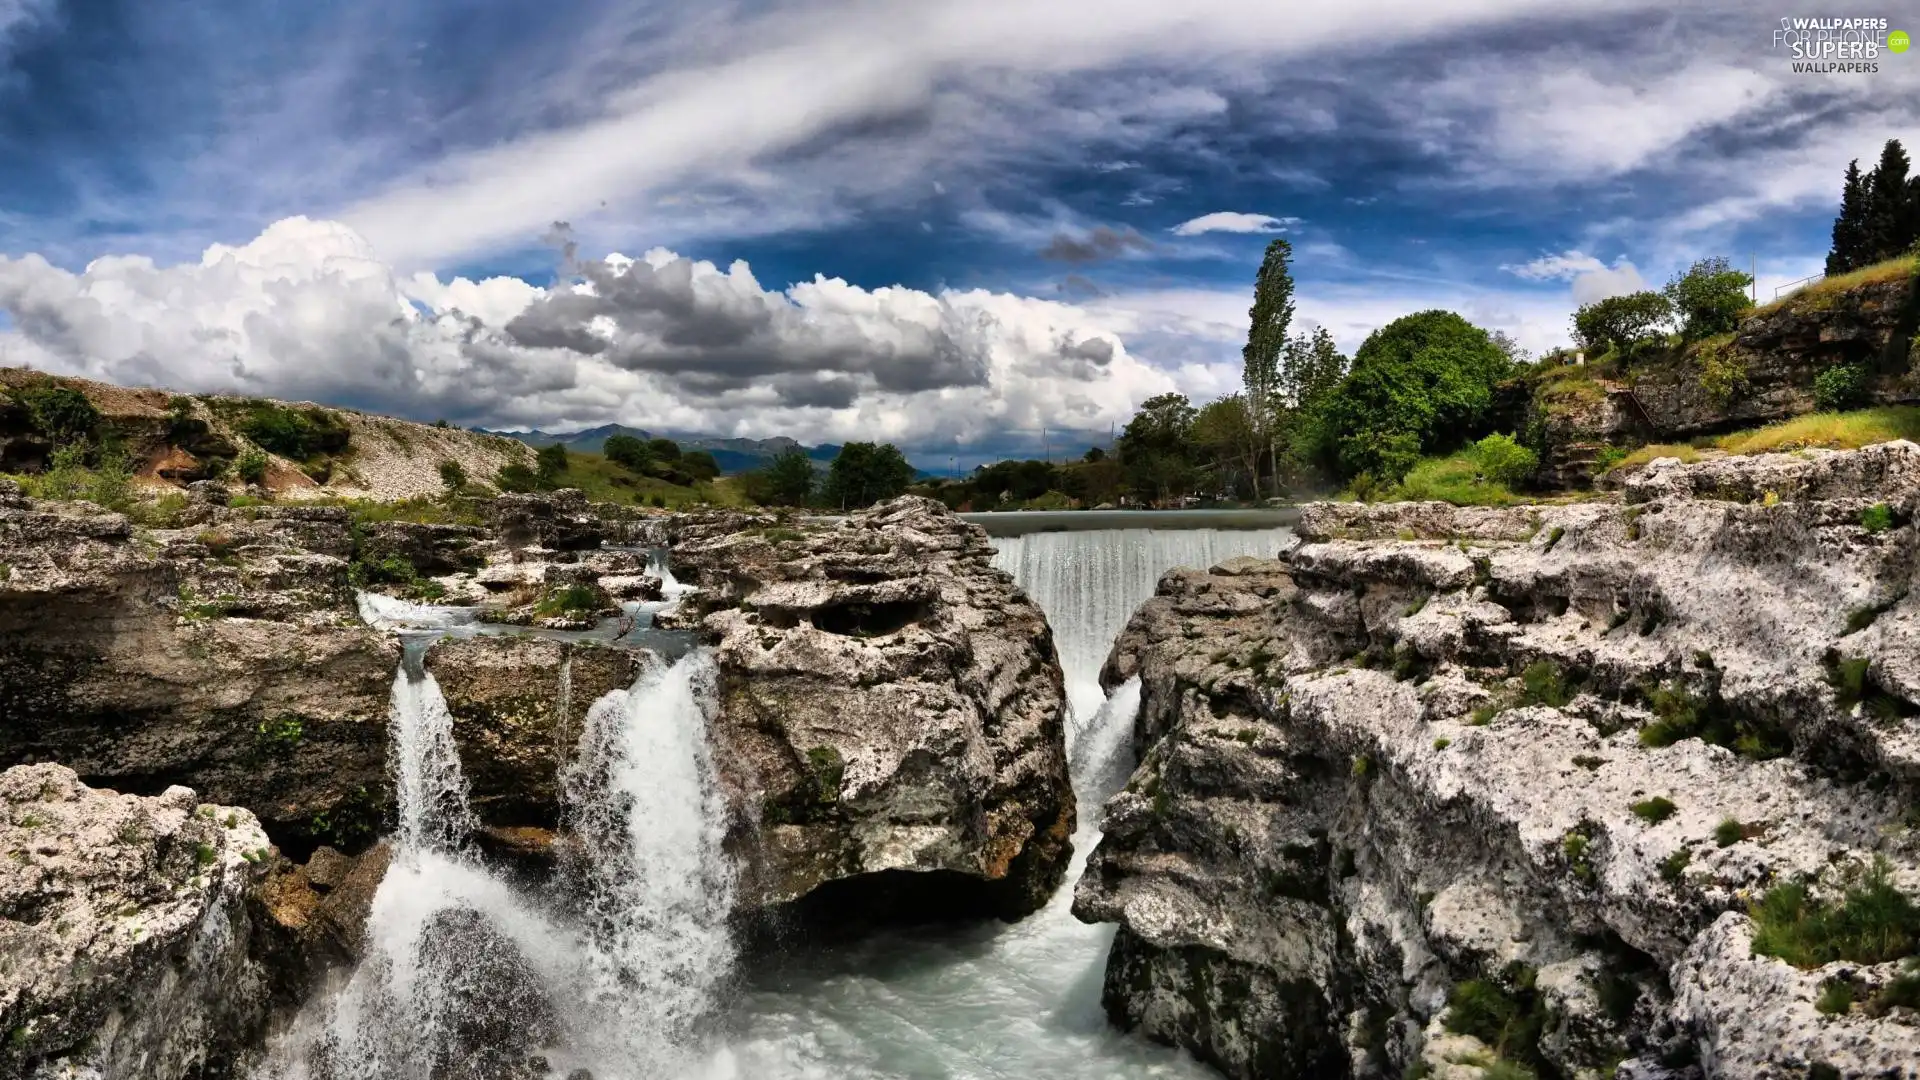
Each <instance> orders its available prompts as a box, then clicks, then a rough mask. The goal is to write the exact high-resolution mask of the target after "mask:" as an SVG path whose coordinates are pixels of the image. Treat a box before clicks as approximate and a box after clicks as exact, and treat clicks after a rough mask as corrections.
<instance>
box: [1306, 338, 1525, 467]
mask: <svg viewBox="0 0 1920 1080" xmlns="http://www.w3.org/2000/svg"><path fill="white" fill-rule="evenodd" d="M1512 372H1513V362H1512V361H1511V360H1509V359H1508V358H1507V356H1506V354H1505V353H1502V352H1501V351H1500V349H1499V347H1498V346H1496V345H1494V343H1493V341H1492V339H1491V338H1489V337H1488V336H1487V332H1486V331H1485V330H1482V329H1480V328H1479V327H1477V326H1474V325H1473V324H1472V323H1469V322H1468V321H1467V320H1465V319H1463V318H1461V317H1460V316H1458V315H1456V314H1454V313H1453V312H1450V311H1422V312H1418V313H1416V314H1413V315H1406V316H1402V317H1401V318H1398V319H1395V320H1394V321H1393V322H1391V323H1388V324H1387V325H1386V326H1383V327H1381V328H1380V329H1378V330H1376V331H1374V332H1373V333H1372V334H1371V335H1370V336H1368V338H1367V340H1366V342H1365V343H1363V344H1362V345H1361V346H1360V350H1359V351H1358V352H1356V353H1355V354H1354V356H1353V370H1352V372H1351V373H1349V374H1348V375H1347V377H1346V379H1345V380H1344V381H1343V382H1341V384H1340V387H1339V389H1338V390H1336V391H1334V392H1333V393H1331V394H1330V395H1328V400H1327V402H1326V406H1325V418H1324V422H1325V423H1326V424H1327V425H1328V428H1329V430H1330V431H1332V432H1334V433H1335V434H1334V436H1333V438H1334V444H1335V449H1334V465H1335V467H1336V468H1337V470H1338V473H1339V475H1340V476H1342V477H1343V478H1351V477H1354V476H1357V475H1359V474H1361V473H1367V474H1370V475H1371V476H1372V477H1373V478H1374V479H1375V480H1376V481H1380V482H1383V483H1385V482H1394V481H1398V480H1399V479H1400V478H1401V477H1403V476H1405V475H1406V472H1407V470H1408V469H1410V468H1412V467H1413V464H1414V462H1416V461H1418V460H1419V458H1420V456H1421V455H1422V454H1430V453H1433V452H1435V451H1437V450H1441V449H1446V448H1450V447H1453V446H1457V445H1460V444H1461V443H1462V442H1465V441H1467V440H1469V439H1471V438H1472V437H1473V436H1474V435H1475V434H1477V433H1478V431H1479V430H1481V429H1482V428H1483V426H1484V424H1485V422H1486V418H1487V413H1488V410H1489V409H1490V407H1491V406H1492V404H1493V387H1494V384H1496V383H1498V382H1500V381H1501V380H1502V379H1505V378H1507V377H1508V376H1509V375H1511V374H1512Z"/></svg>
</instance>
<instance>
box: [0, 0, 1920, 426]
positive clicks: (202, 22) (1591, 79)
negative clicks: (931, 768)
mask: <svg viewBox="0 0 1920 1080" xmlns="http://www.w3.org/2000/svg"><path fill="white" fill-rule="evenodd" d="M1299 7H1301V5H1279V4H1272V3H1256V2H1251V0H1238V2H1220V0H1186V2H1184V3H1181V4H1166V3H1164V2H1143V0H1106V2H1091V0H1056V2H1054V3H1051V4H1048V5H1044V6H1038V5H1034V4H1031V3H1024V2H1012V0H975V2H971V3H952V2H935V0H918V2H916V0H892V2H887V3H879V2H875V3H860V2H850V0H820V2H810V3H798V4H764V3H761V4H753V3H744V4H743V3H724V2H723V3H718V4H706V5H699V6H697V7H695V6H691V5H666V4H657V5H639V4H612V3H596V2H588V0H558V2H553V3H547V4H540V5H529V4H525V3H507V2H498V3H490V2H468V3H438V4H429V3H423V2H420V0H389V2H383V3H377V4H376V3H363V2H358V0H346V2H341V3H334V4H326V5H313V4H291V3H252V4H243V3H237V2H227V3H210V2H203V0H172V2H169V3H167V4H151V3H130V2H120V0H0V192H4V193H5V196H4V198H0V256H4V259H0V310H4V312H5V313H6V314H5V315H4V317H0V318H3V319H4V321H0V362H6V363H26V364H31V365H33V366H38V367H44V368H48V369H50V370H60V371H66V372H72V373H78V374H87V375H92V376H95V377H100V378H107V379H112V380H116V381H123V382H143V383H153V384H162V385H171V386H178V387H183V388H188V389H198V390H216V389H235V390H241V391H244V392H250V393H271V394H277V395H282V396H295V397H311V398H313V399H315V400H324V401H330V402H333V403H337V404H342V405H352V406H359V407H367V408H376V409H382V410H386V411H392V412H397V413H400V414H403V415H408V416H414V417H417V418H437V417H441V416H446V417H450V418H453V419H456V420H459V421H460V422H463V423H479V424H489V425H501V426H539V427H543V428H546V429H549V430H553V429H557V428H566V427H575V426H589V425H592V424H598V423H604V422H608V421H618V422H625V423H630V424H636V425H639V426H645V427H650V428H655V429H661V428H666V429H676V430H711V431H718V432H722V433H725V434H740V435H753V436H767V435H775V434H791V435H794V436H796V437H799V438H802V439H806V440H809V441H828V440H831V441H843V440H845V439H849V438H858V437H885V438H892V439H895V440H896V441H900V442H902V443H903V444H906V445H909V446H911V447H913V448H915V449H916V451H917V452H918V454H919V456H920V457H921V458H922V459H923V460H926V461H933V460H941V461H944V458H945V456H946V453H949V452H954V451H953V450H952V448H954V447H959V448H960V450H959V451H958V452H960V453H962V454H963V455H964V456H968V457H976V456H987V457H991V456H994V455H995V454H998V453H1003V452H1010V451H1013V450H1017V449H1018V448H1019V446H1020V445H1021V444H1022V443H1023V441H1024V440H1037V439H1038V433H1039V428H1040V427H1041V426H1042V425H1043V424H1044V425H1046V426H1048V427H1051V428H1059V429H1071V430H1081V431H1099V430H1103V429H1105V428H1107V427H1108V425H1109V424H1112V423H1115V422H1120V423H1124V420H1125V417H1126V415H1127V414H1128V412H1129V411H1130V410H1131V407H1132V406H1133V405H1134V404H1136V403H1137V402H1138V401H1140V400H1142V399H1144V398H1145V397H1147V396H1150V395H1151V394H1153V393H1158V392H1163V391H1166V390H1180V391H1183V392H1186V393H1188V394H1189V395H1190V396H1192V397H1194V398H1195V399H1196V400H1198V399H1205V398H1209V397H1212V396H1215V395H1217V394H1219V393H1223V392H1227V391H1230V390H1232V389H1233V388H1234V386H1235V384H1236V383H1237V379H1238V370H1237V363H1238V345H1239V341H1240V339H1241V337H1242V336H1243V335H1244V320H1245V308H1246V305H1247V300H1248V297H1247V286H1248V283H1249V282H1250V280H1251V278H1252V274H1253V270H1254V268H1255V267H1256V266H1257V264H1258V261H1259V257H1260V253H1261V250H1262V248H1263V247H1264V245H1265V243H1266V242H1267V240H1269V239H1270V238H1271V237H1272V236H1274V235H1285V236H1287V237H1288V238H1289V239H1290V240H1291V241H1292V242H1293V244H1294V248H1295V253H1296V263H1295V272H1296V277H1297V278H1298V280H1299V282H1300V292H1299V310H1298V315H1297V319H1298V321H1299V323H1300V324H1301V325H1302V326H1303V327H1304V326H1310V325H1325V326H1327V327H1328V328H1329V329H1330V330H1331V331H1333V333H1334V334H1335V336H1336V338H1338V339H1339V340H1340V342H1341V343H1342V345H1343V346H1345V347H1346V348H1348V349H1349V350H1351V349H1352V348H1353V347H1355V346H1357V345H1358V344H1359V342H1360V341H1361V340H1362V339H1363V338H1364V337H1365V335H1366V334H1367V333H1368V332H1370V331H1371V330H1372V329H1373V328H1375V327H1378V326H1379V325H1381V324H1382V323H1384V322H1386V321H1388V320H1390V319H1391V318H1393V317H1395V316H1397V315H1400V314H1404V313H1407V312H1410V311H1414V310H1420V309H1422V308H1427V307H1447V308H1452V309H1454V310H1458V311H1460V312H1461V313H1462V314H1464V315H1466V316H1467V317H1469V318H1470V319H1473V320H1474V321H1476V322H1478V323H1480V324H1481V325H1484V326H1487V327H1488V328H1490V329H1500V330H1503V331H1505V332H1507V333H1509V334H1510V335H1512V336H1514V337H1516V338H1517V339H1519V340H1520V341H1521V342H1522V343H1523V344H1526V345H1528V346H1530V347H1532V348H1534V349H1536V350H1538V349H1542V348H1546V347H1550V346H1552V345H1554V344H1558V343H1560V342H1561V341H1563V340H1564V339H1565V336H1566V329H1565V328H1566V324H1567V317H1568V315H1569V314H1570V312H1571V309H1572V308H1573V307H1574V306H1575V303H1576V301H1577V300H1580V299H1589V298H1594V297H1597V296H1599V295H1604V294H1606V293H1607V292H1610V291H1623V290H1626V289H1630V288H1632V287H1636V286H1637V285H1638V284H1640V283H1642V282H1646V283H1651V284H1654V285H1656V286H1657V285H1658V283H1659V282H1660V281H1663V280H1664V279H1665V277H1666V276H1667V275H1668V274H1670V273H1672V272H1673V271H1674V270H1675V269H1677V268H1679V267H1682V266H1684V265H1685V264H1686V263H1687V262H1689V261H1691V260H1692V259H1694V258H1697V257H1700V256H1703V255H1712V254H1724V255H1728V256H1732V257H1734V258H1736V259H1737V261H1739V262H1741V263H1742V264H1745V263H1746V261H1747V260H1748V259H1749V258H1750V257H1754V258H1757V260H1758V263H1759V269H1760V278H1761V291H1762V292H1763V293H1765V292H1770V291H1771V289H1772V288H1773V287H1774V286H1775V285H1777V284H1779V283H1781V282H1785V281H1789V280H1792V279H1794V278H1798V277H1801V276H1804V275H1806V274H1809V273H1812V272H1814V271H1816V270H1817V269H1818V268H1819V265H1820V261H1821V258H1822V256H1823V254H1824V252H1825V248H1826V234H1827V229H1828V227H1829V224H1830V221H1831V218H1832V214H1833V209H1834V203H1835V201H1836V198H1837V194H1838V186H1839V177H1840V173H1841V170H1842V169H1843V168H1844V167H1845V165H1846V162H1847V160H1848V159H1849V158H1854V157H1860V158H1863V159H1870V158H1872V157H1873V156H1874V155H1876V154H1877V152H1878V148H1879V145H1880V144H1881V143H1882V142H1883V141H1884V140H1885V139H1887V138H1889V137H1900V138H1903V139H1905V140H1907V141H1908V142H1909V144H1910V145H1913V146H1914V147H1915V149H1920V105H1916V104H1915V103H1916V102H1920V58H1917V57H1916V55H1915V54H1912V53H1909V54H1907V55H1905V56H1892V55H1883V56H1882V57H1881V58H1880V63H1879V68H1880V70H1879V71H1877V72H1874V73H1852V74H1845V75H1837V74H1836V75H1796V74H1795V73H1793V72H1792V71H1791V69H1790V67H1789V65H1788V62H1787V60H1786V58H1785V57H1784V55H1783V54H1781V53H1780V52H1779V51H1777V50H1775V49H1773V48H1772V46H1771V31H1772V30H1773V29H1774V28H1775V27H1777V26H1778V25H1779V19H1780V17H1782V16H1791V15H1802V14H1808V12H1805V11H1802V10H1800V9H1798V8H1789V7H1786V6H1784V5H1771V6H1768V5H1758V6H1756V5H1753V4H1731V3H1730V4H1721V5H1717V6H1716V5H1715V4H1712V3H1704V4H1687V5H1674V4H1671V3H1661V4H1653V3H1635V2H1632V0H1611V2H1606V3H1600V2H1594V0H1590V2H1584V3H1583V2H1577V0H1576V2H1567V3H1557V4H1553V5H1542V4H1539V3H1531V2H1523V0H1455V2H1451V3H1438V4H1436V3H1411V2H1409V3H1392V2H1386V3H1381V2H1375V3H1367V2H1359V0H1356V2H1352V3H1347V4H1342V5H1338V6H1337V7H1338V10H1325V9H1326V8H1327V7H1328V6H1326V5H1312V6H1311V8H1312V10H1297V9H1298V8H1299ZM1776 8H1778V10H1776ZM1289 9H1294V10H1289ZM1857 14H1862V15H1885V16H1887V17H1889V18H1892V19H1894V20H1895V22H1896V25H1897V24H1898V21H1899V13H1898V12H1896V11H1895V10H1893V9H1892V8H1890V7H1889V8H1888V9H1887V10H1885V11H1879V10H1871V11H1870V10H1864V9H1863V10H1862V11H1860V12H1858V13H1857ZM288 219H291V220H288ZM276 222H279V223H280V224H278V225H276V224H275V223H276ZM556 222H565V223H567V227H566V228H565V229H561V230H556V229H555V228H554V224H555V223H556ZM263 234H264V235H263ZM214 245H221V246H220V247H217V248H216V247H214ZM209 249H212V250H211V251H210V250H209ZM615 252H619V253H624V254H625V255H627V256H632V257H634V258H636V259H641V260H642V261H641V262H639V263H636V264H633V267H632V268H629V267H628V266H627V264H626V263H625V261H624V260H621V259H615V260H613V262H612V263H610V264H609V263H606V262H603V261H602V260H603V257H605V256H607V255H608V254H609V253H615ZM649 252H651V253H652V254H646V253H649ZM95 260H100V261H99V262H95ZM89 264H92V266H91V269H90V268H89ZM742 264H744V265H742ZM596 280H598V281H599V282H600V284H599V285H598V286H595V285H591V284H589V285H586V286H584V287H583V286H582V285H581V283H582V282H588V283H591V282H594V281H596ZM796 285H797V286H798V288H793V286H796ZM588 292H590V295H583V293H588Z"/></svg>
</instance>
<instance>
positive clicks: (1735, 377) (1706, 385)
mask: <svg viewBox="0 0 1920 1080" xmlns="http://www.w3.org/2000/svg"><path fill="white" fill-rule="evenodd" d="M1695 359H1696V360H1698V361H1699V363H1700V389H1702V390H1705V391H1706V392H1707V397H1708V398H1709V399H1710V400H1712V401H1713V403H1714V404H1716V405H1720V406H1725V405H1727V404H1729V403H1731V402H1732V401H1733V399H1734V398H1735V397H1738V396H1739V394H1740V391H1742V390H1744V389H1746V387H1747V364H1746V361H1744V360H1742V359H1740V357H1739V356H1737V355H1735V354H1734V352H1733V350H1732V349H1730V348H1728V347H1727V346H1726V345H1725V344H1724V343H1721V344H1715V343H1707V344H1704V345H1702V346H1701V347H1700V352H1699V353H1698V355H1697V356H1696V357H1695Z"/></svg>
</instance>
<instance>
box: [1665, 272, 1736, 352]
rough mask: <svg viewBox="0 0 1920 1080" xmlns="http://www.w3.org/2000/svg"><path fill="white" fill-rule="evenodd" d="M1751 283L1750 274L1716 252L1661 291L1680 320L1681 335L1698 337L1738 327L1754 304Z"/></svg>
mask: <svg viewBox="0 0 1920 1080" xmlns="http://www.w3.org/2000/svg"><path fill="white" fill-rule="evenodd" d="M1752 284H1753V276H1752V275H1751V274H1748V273H1747V272H1746V271H1744V270H1736V269H1734V268H1733V265H1732V264H1731V263H1729V262H1728V261H1727V260H1726V259H1725V258H1723V257H1721V256H1717V255H1716V256H1714V257H1712V258H1708V259H1701V260H1700V261H1698V262H1696V263H1694V264H1693V265H1692V266H1690V267H1688V268H1687V272H1686V273H1684V274H1677V275H1675V276H1674V278H1673V279H1672V280H1671V281H1669V282H1667V287H1666V288H1665V289H1663V290H1662V292H1663V293H1664V294H1665V296H1666V299H1667V302H1668V303H1669V304H1671V305H1672V308H1673V314H1674V317H1675V318H1676V319H1677V320H1678V321H1679V323H1680V334H1681V336H1682V337H1684V338H1686V339H1687V340H1689V341H1697V340H1699V339H1701V338H1705V337H1712V336H1713V335H1715V334H1725V333H1728V332H1731V331H1733V330H1735V329H1737V328H1738V327H1739V325H1740V316H1741V314H1742V313H1743V312H1745V311H1746V310H1747V309H1748V308H1751V307H1752V306H1753V301H1752V300H1751V299H1750V298H1749V297H1748V295H1747V286H1749V285H1752Z"/></svg>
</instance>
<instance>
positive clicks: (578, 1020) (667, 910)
mask: <svg viewBox="0 0 1920 1080" xmlns="http://www.w3.org/2000/svg"><path fill="white" fill-rule="evenodd" d="M408 666H409V665H407V664H403V665H402V668H401V672H400V674H399V675H398V676H397V677H396V678H395V680H394V689H393V711H392V719H391V723H392V732H393V748H392V755H393V760H392V769H393V775H394V779H395V787H396V795H397V802H398V804H399V805H398V810H399V827H398V829H397V830H396V832H395V834H394V837H393V840H392V843H393V859H392V865H391V867H390V868H389V870H388V872H387V876H386V879H385V880H384V881H383V882H382V883H381V885H380V888H379V891H378V892H377V893H376V894H375V896H374V900H373V905H372V912H371V915H370V917H369V919H368V923H367V947H366V953H365V957H364V959H363V960H362V961H361V963H360V965H359V966H358V967H357V968H356V969H355V970H354V971H353V972H352V973H351V975H350V976H349V977H348V978H347V979H346V980H345V983H344V985H343V986H341V987H340V988H339V989H338V991H337V992H336V993H334V994H331V995H327V996H325V997H323V998H322V999H320V1000H318V1001H317V1002H316V1003H315V1004H314V1005H313V1006H312V1007H311V1008H309V1009H308V1010H307V1012H306V1014H305V1015H303V1016H302V1017H300V1018H299V1020H298V1021H297V1022H296V1024H295V1025H294V1026H293V1027H292V1029H291V1030H289V1031H288V1032H287V1033H286V1034H285V1035H284V1036H283V1037H282V1038H280V1039H278V1040H276V1042H275V1044H274V1045H273V1046H272V1047H271V1048H270V1050H269V1056H268V1059H267V1060H266V1061H265V1062H264V1063H263V1064H262V1066H261V1068H260V1069H259V1070H258V1072H257V1075H258V1076H260V1077H262V1078H271V1080H432V1078H439V1077H469V1076H475V1077H490V1076H522V1075H528V1076H533V1075H540V1074H539V1073H538V1072H537V1071H528V1068H527V1065H528V1059H529V1058H530V1057H533V1056H536V1055H537V1056H539V1057H541V1058H544V1059H545V1060H546V1062H547V1065H548V1066H549V1067H550V1068H552V1069H554V1070H555V1075H559V1076H564V1075H567V1074H568V1072H569V1071H570V1070H573V1069H578V1068H585V1069H587V1070H588V1071H589V1072H590V1073H591V1074H592V1075H593V1076H594V1077H595V1078H596V1080H656V1078H659V1077H666V1076H680V1075H686V1073H685V1071H684V1065H685V1064H686V1063H687V1062H690V1061H692V1060H694V1059H695V1057H696V1055H697V1054H698V1053H699V1051H700V1046H699V1041H700V1038H701V1034H700V1032H699V1031H698V1025H699V1023H700V1022H701V1021H702V1020H703V1019H704V1018H705V1016H706V1014H707V1013H708V1012H709V1011H710V1008H711V1005H712V993H713V990H714V988H715V987H716V986H717V985H718V984H719V983H720V981H721V980H723V979H725V978H726V977H727V976H728V974H729V972H730V963H731V960H732V948H731V943H730V941H729V940H728V938H727V934H726V924H725V916H726V912H727V907H728V904H729V903H730V900H731V882H732V874H731V870H730V868H729V866H728V864H727V861H726V858H725V855H724V854H723V852H722V851H721V839H722V838H723V836H724V833H725V805H724V803H723V802H722V801H721V799H720V797H719V794H718V788H717V785H716V783H715V781H714V779H713V773H712V763H711V761H710V758H709V755H708V753H707V749H706V715H707V710H708V707H709V705H708V703H709V701H710V687H711V683H712V670H713V669H712V663H711V661H710V660H708V659H707V657H706V656H705V654H704V653H699V652H695V653H691V654H689V655H687V656H686V657H683V658H682V659H681V660H680V661H679V662H678V663H676V664H674V665H672V666H671V667H669V666H667V665H664V664H659V663H657V662H654V663H650V664H649V665H648V666H647V668H646V670H645V673H644V674H643V675H642V676H641V678H640V679H639V680H638V681H637V682H636V684H635V685H634V687H633V688H632V689H630V690H626V691H615V692H613V693H610V694H608V695H606V696H605V697H604V698H602V699H601V700H600V701H598V702H595V704H594V706H593V708H592V710H591V711H590V713H589V716H588V720H587V723H586V725H585V730H584V731H583V733H582V737H581V747H580V757H579V760H578V761H577V762H576V763H575V764H574V765H573V766H572V767H571V768H570V769H569V770H568V773H567V775H566V778H565V779H566V784H565V787H566V800H567V805H566V814H567V817H568V819H569V821H570V823H571V824H572V825H573V827H574V828H575V829H576V830H577V841H578V843H577V846H576V848H575V852H576V854H577V855H578V856H579V857H578V858H576V859H573V860H570V872H571V878H570V880H569V881H568V882H567V883H566V884H567V885H568V886H569V887H568V888H566V889H563V890H561V891H563V892H567V893H571V894H572V895H574V896H576V897H578V898H579V904H578V905H577V907H564V908H561V909H558V910H556V909H554V908H553V907H551V906H549V905H545V904H540V903H536V902H534V900H532V899H531V898H529V897H528V896H526V895H524V894H522V893H521V892H519V891H518V890H516V889H515V888H514V887H512V886H511V885H510V884H508V883H507V881H506V880H505V879H504V878H502V877H501V876H500V875H498V874H496V873H494V872H492V871H491V870H489V869H488V868H486V867H484V866H482V865H480V864H479V863H478V862H477V861H476V860H474V859H472V858H470V857H469V856H468V855H467V854H466V838H467V836H468V835H469V834H470V833H471V831H472V829H473V827H474V821H473V816H472V812H471V810H470V808H469V806H468V803H467V788H466V783H465V780H464V778H463V777H462V775H461V772H460V763H459V756H458V753H457V750H456V747H455V745H454V741H453V724H452V717H451V715H450V713H449V712H448V710H447V705H446V701H445V699H444V698H443V697H442V696H441V693H440V688H439V685H438V684H437V683H436V682H435V681H434V679H433V677H432V676H431V675H430V674H427V673H425V672H420V673H419V674H410V673H409V672H408V670H407V667H408Z"/></svg>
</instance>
